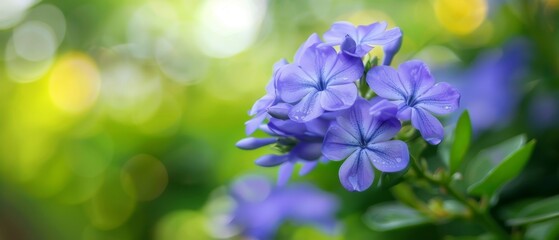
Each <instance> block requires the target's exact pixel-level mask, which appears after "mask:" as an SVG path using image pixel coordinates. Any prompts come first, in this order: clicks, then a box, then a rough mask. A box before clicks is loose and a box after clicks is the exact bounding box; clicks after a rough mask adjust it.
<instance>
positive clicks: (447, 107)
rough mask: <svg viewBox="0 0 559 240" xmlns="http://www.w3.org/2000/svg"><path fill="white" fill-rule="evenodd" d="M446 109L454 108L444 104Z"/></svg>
mask: <svg viewBox="0 0 559 240" xmlns="http://www.w3.org/2000/svg"><path fill="white" fill-rule="evenodd" d="M444 109H445V110H450V109H452V107H451V106H449V105H447V106H444Z"/></svg>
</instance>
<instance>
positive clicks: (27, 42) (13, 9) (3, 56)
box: [0, 0, 559, 240]
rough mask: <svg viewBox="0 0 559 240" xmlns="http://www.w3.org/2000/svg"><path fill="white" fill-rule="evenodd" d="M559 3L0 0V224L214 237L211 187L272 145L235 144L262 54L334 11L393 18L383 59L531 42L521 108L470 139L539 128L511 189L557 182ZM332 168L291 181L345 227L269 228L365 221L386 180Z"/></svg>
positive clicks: (355, 17) (0, 230) (128, 235)
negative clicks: (351, 180)
mask: <svg viewBox="0 0 559 240" xmlns="http://www.w3.org/2000/svg"><path fill="white" fill-rule="evenodd" d="M558 10H559V1H557V0H518V1H498V0H430V1H426V0H400V1H389V0H381V1H364V0H362V1H342V0H277V1H273V0H168V1H159V0H139V1H135V0H134V1H133V0H120V1H114V0H97V1H94V0H90V1H70V0H44V1H40V0H0V239H3V240H4V239H6V240H7V239H207V238H210V239H211V238H213V237H215V236H213V235H212V233H211V232H212V230H211V228H212V226H211V224H209V221H208V219H209V216H208V215H209V213H208V212H211V204H210V203H211V199H212V197H211V196H212V194H213V193H215V191H219V189H222V188H223V186H227V184H228V183H230V182H231V180H232V179H234V178H235V177H238V176H240V175H242V174H246V173H263V174H266V175H268V176H270V177H274V176H275V175H276V170H277V169H266V168H261V167H257V166H256V165H255V164H254V163H253V160H254V159H255V158H257V157H258V156H260V155H262V154H264V153H268V152H271V151H270V150H269V149H262V150H257V151H241V150H239V149H237V148H235V146H234V144H235V142H236V141H237V140H239V139H241V138H243V137H244V125H243V123H244V122H245V121H246V120H248V119H249V117H248V115H247V111H248V110H249V109H250V107H251V106H252V104H253V103H254V101H255V100H256V99H258V98H259V97H260V96H262V95H264V86H265V85H266V83H267V82H268V79H269V78H270V75H271V72H272V65H273V63H274V62H275V61H277V60H279V59H281V58H286V59H288V60H289V61H291V59H292V56H293V54H294V52H295V51H296V49H297V47H298V46H299V44H301V43H302V42H303V41H304V40H305V39H306V38H307V37H308V36H309V35H310V34H311V33H314V32H317V33H319V34H320V35H321V34H322V33H324V32H325V31H326V30H328V29H329V26H330V25H331V24H332V23H333V22H335V21H340V20H344V21H350V22H352V23H354V24H370V23H372V22H374V21H382V20H385V21H387V22H388V23H389V26H390V27H394V26H398V27H400V28H401V29H402V31H403V33H404V39H403V45H402V48H401V51H400V53H399V54H398V55H396V58H395V60H394V64H393V65H394V66H396V65H397V64H399V63H401V62H403V61H405V60H408V59H411V58H421V59H423V60H425V61H427V62H428V63H429V64H430V66H432V67H433V68H435V67H441V68H443V67H444V66H446V65H447V64H452V65H453V66H459V67H461V68H464V69H467V68H468V67H469V66H470V65H471V64H472V62H474V60H475V59H476V58H477V56H478V55H479V54H480V53H483V52H484V51H486V50H489V49H499V48H500V47H501V46H502V45H503V44H504V43H505V42H507V40H509V39H512V38H516V37H522V38H524V39H526V40H527V41H529V42H530V43H531V46H533V47H532V48H531V50H530V53H531V55H532V59H533V61H532V62H531V63H530V64H529V65H528V66H526V68H527V69H528V72H529V73H528V74H527V75H526V77H524V78H523V79H522V81H521V84H520V85H521V86H522V88H521V89H522V90H519V91H520V92H519V94H520V95H522V97H521V100H520V103H519V104H518V105H517V106H515V108H518V111H517V112H516V113H515V115H514V116H513V118H512V119H510V121H508V124H507V125H503V126H500V127H499V129H498V130H492V129H489V131H486V132H485V133H481V135H480V138H479V139H485V141H486V142H491V139H503V138H505V137H507V136H512V135H515V134H518V133H522V132H528V133H529V135H530V137H536V138H538V140H539V143H538V149H537V150H536V153H535V154H534V155H535V156H534V158H533V159H536V160H533V162H535V163H531V167H532V169H536V170H534V171H535V174H536V175H528V176H527V177H526V178H528V180H526V182H528V183H529V184H524V188H522V184H519V185H520V187H519V191H518V192H517V193H516V195H515V194H512V195H511V196H510V197H509V199H512V200H510V201H513V200H514V199H515V197H516V196H517V195H520V194H528V195H530V194H531V195H533V196H546V195H551V194H553V193H557V189H558V188H559V187H558V186H559V184H557V182H558V181H557V179H558V178H559V171H558V170H557V169H558V168H557V165H558V164H557V161H558V159H557V156H559V153H558V152H557V149H556V147H555V148H553V146H554V144H555V143H556V139H557V135H559V134H557V133H558V131H557V125H558V124H557V120H556V119H557V109H558V108H557V106H558V105H557V92H558V91H557V90H558V89H559V78H558V77H559V60H558V59H559V31H557V30H558V29H557V27H558V25H557V23H558V12H557V11H558ZM519 51H522V49H519ZM438 81H449V82H452V81H453V80H452V79H438ZM539 96H549V98H550V99H551V100H550V101H548V102H549V103H548V105H550V106H551V107H548V108H544V111H546V112H549V111H551V112H552V113H551V117H550V118H551V120H550V121H548V125H546V126H543V127H538V126H536V127H534V124H533V123H531V119H532V118H537V116H534V115H529V114H527V113H529V112H530V111H531V110H530V109H531V107H530V106H532V102H534V101H535V100H534V99H536V98H538V97H539ZM546 109H547V110H546ZM553 111H554V112H553ZM483 134H485V135H483ZM487 139H489V140H487ZM481 142H483V141H481ZM338 168H339V163H330V164H326V165H321V166H319V167H318V168H317V169H316V170H315V171H314V172H312V173H311V174H310V175H308V176H305V177H295V179H294V180H293V181H311V182H313V183H315V184H317V185H318V186H320V187H321V188H322V189H325V190H327V191H330V192H332V193H334V194H337V195H338V196H340V197H341V199H342V210H341V211H340V213H339V219H340V220H341V221H342V223H343V224H344V225H345V228H344V229H345V230H343V231H341V232H340V233H339V234H338V235H336V236H327V235H324V234H322V233H320V232H318V231H317V230H313V229H310V228H304V227H303V228H298V227H295V226H286V227H283V228H282V234H283V235H280V236H284V237H285V238H287V239H311V238H314V239H316V238H335V239H359V237H362V238H363V239H370V237H371V236H374V235H375V234H376V233H374V232H373V231H372V230H371V229H369V228H367V227H366V226H365V225H364V223H363V222H362V221H361V214H362V212H363V211H364V210H365V209H367V207H368V206H370V205H372V204H373V203H376V202H381V201H384V200H386V199H390V196H389V194H387V192H382V191H375V190H372V191H367V192H365V193H348V192H346V191H345V190H344V189H343V188H342V187H341V185H340V184H339V182H338V176H337V169H338ZM534 171H532V173H534ZM538 171H539V172H538ZM542 171H543V172H542ZM528 172H530V171H528ZM542 174H543V175H542ZM537 176H540V177H541V176H548V177H545V179H540V178H538V177H537ZM541 183H544V184H549V185H547V186H546V187H545V188H542V189H540V190H538V189H533V188H531V187H533V186H541V185H540V184H541ZM526 189H532V190H531V191H528V190H526ZM523 191H524V192H523ZM526 191H528V193H527V192H526ZM531 195H530V196H531ZM432 230H433V229H432V228H431V227H430V226H427V227H424V228H421V229H418V230H417V232H427V233H429V231H432ZM427 236H428V235H427ZM391 237H401V238H402V239H409V238H408V237H410V236H406V235H402V234H400V235H398V233H395V234H392V235H391Z"/></svg>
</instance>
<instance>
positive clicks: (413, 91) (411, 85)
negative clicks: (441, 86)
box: [398, 60, 435, 97]
mask: <svg viewBox="0 0 559 240" xmlns="http://www.w3.org/2000/svg"><path fill="white" fill-rule="evenodd" d="M398 75H399V76H400V80H401V81H402V83H403V86H404V87H405V88H406V91H405V92H406V93H407V94H408V95H407V96H408V97H413V96H415V97H419V96H421V95H422V94H423V93H425V92H426V91H427V90H428V89H429V88H431V87H432V86H433V85H434V84H435V78H433V76H432V75H431V72H430V71H429V68H428V67H427V65H426V64H425V63H423V62H422V61H419V60H410V61H407V62H404V63H402V64H400V66H399V67H398Z"/></svg>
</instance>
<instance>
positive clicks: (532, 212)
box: [507, 196, 559, 226]
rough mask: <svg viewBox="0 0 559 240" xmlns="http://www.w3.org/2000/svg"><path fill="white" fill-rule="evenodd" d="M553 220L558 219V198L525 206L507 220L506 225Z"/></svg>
mask: <svg viewBox="0 0 559 240" xmlns="http://www.w3.org/2000/svg"><path fill="white" fill-rule="evenodd" d="M555 218H559V196H554V197H550V198H546V199H543V200H540V201H536V202H532V203H529V204H527V205H526V206H524V207H523V208H522V209H520V211H518V213H517V214H514V215H513V216H512V218H511V219H509V220H507V224H508V225H511V226H518V225H528V224H533V223H538V222H544V221H548V220H551V219H555Z"/></svg>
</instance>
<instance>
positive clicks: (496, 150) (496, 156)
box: [464, 135, 526, 186]
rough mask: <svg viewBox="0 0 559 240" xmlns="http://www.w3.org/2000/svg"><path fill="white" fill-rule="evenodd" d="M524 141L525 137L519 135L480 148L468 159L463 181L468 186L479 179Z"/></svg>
mask: <svg viewBox="0 0 559 240" xmlns="http://www.w3.org/2000/svg"><path fill="white" fill-rule="evenodd" d="M524 143H526V137H525V136H524V135H519V136H516V137H513V138H510V139H508V140H506V141H504V142H501V143H499V144H497V145H495V146H492V147H489V148H486V149H484V150H482V151H481V152H480V153H479V154H477V156H476V157H474V158H473V159H472V160H471V161H468V163H467V164H468V165H467V166H468V167H467V168H466V170H465V172H464V181H465V183H466V184H467V185H468V186H469V185H472V184H475V183H477V182H479V181H481V179H483V178H484V177H485V176H486V175H487V174H488V173H489V172H490V171H491V170H492V169H493V168H495V167H496V166H497V165H499V164H500V163H501V162H502V161H503V160H504V159H505V157H507V156H508V155H510V154H512V153H513V152H515V151H516V150H518V149H519V148H520V147H522V145H524Z"/></svg>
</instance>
